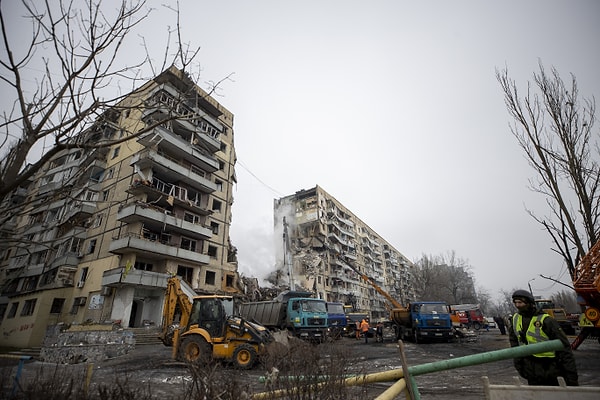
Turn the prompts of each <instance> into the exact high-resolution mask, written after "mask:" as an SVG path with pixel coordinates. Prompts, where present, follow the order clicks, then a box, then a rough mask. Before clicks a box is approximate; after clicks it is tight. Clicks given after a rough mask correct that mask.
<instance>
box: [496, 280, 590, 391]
mask: <svg viewBox="0 0 600 400" xmlns="http://www.w3.org/2000/svg"><path fill="white" fill-rule="evenodd" d="M512 299H513V304H514V306H515V307H516V308H517V312H516V313H515V314H514V315H513V317H512V324H511V326H510V327H509V332H508V338H509V340H510V345H511V347H516V346H525V345H528V344H533V343H538V342H543V341H546V340H554V339H559V340H560V341H561V342H563V344H564V346H565V348H564V349H563V350H559V351H552V352H546V353H538V354H534V355H531V356H527V357H519V358H515V359H514V365H515V368H516V370H517V372H518V373H519V375H521V376H522V377H523V378H524V379H527V383H528V384H529V385H538V386H558V379H557V377H558V376H562V377H563V379H564V380H565V382H566V384H567V385H569V386H578V385H579V383H578V377H577V366H576V364H575V357H574V356H573V352H572V351H571V344H570V343H569V339H568V338H567V336H566V335H565V333H564V332H563V331H562V329H561V328H560V326H559V325H558V322H556V320H555V319H554V318H552V317H551V316H549V315H548V314H546V313H545V312H544V311H542V310H538V309H537V308H536V305H535V299H534V297H533V296H532V295H531V293H529V292H528V291H526V290H517V291H515V292H514V293H513V295H512Z"/></svg>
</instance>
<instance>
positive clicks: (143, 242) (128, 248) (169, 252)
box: [109, 232, 210, 264]
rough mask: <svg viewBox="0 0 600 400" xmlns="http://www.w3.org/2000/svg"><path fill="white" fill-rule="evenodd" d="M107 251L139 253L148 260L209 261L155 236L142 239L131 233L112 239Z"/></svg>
mask: <svg viewBox="0 0 600 400" xmlns="http://www.w3.org/2000/svg"><path fill="white" fill-rule="evenodd" d="M109 251H110V252H113V253H115V254H125V253H127V252H140V253H144V255H146V256H147V257H150V258H152V257H153V258H169V259H176V260H183V261H188V262H189V261H191V262H195V263H200V264H208V263H209V261H210V257H209V256H208V255H206V254H202V253H198V252H195V251H192V250H186V249H182V248H180V247H177V246H175V245H174V243H171V241H170V240H167V239H161V238H158V237H157V236H155V237H144V236H142V235H140V234H137V233H132V232H128V233H125V234H124V235H121V236H120V237H115V238H113V240H112V242H111V243H110V245H109Z"/></svg>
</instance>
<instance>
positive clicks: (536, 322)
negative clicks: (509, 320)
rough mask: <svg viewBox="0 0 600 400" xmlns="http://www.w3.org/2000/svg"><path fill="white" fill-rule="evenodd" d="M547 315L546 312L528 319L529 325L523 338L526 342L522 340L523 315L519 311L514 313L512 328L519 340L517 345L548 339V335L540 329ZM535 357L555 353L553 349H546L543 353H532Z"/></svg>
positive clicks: (551, 355) (549, 355)
mask: <svg viewBox="0 0 600 400" xmlns="http://www.w3.org/2000/svg"><path fill="white" fill-rule="evenodd" d="M547 317H548V314H542V315H534V316H533V317H532V318H531V321H529V327H527V331H526V332H525V338H526V339H527V342H523V340H522V339H523V338H522V335H521V332H522V331H523V316H522V315H521V314H519V313H515V315H513V329H514V330H515V334H516V335H517V339H518V340H519V346H525V345H527V344H530V343H531V344H533V343H539V342H545V341H547V340H550V338H549V337H548V335H546V333H545V332H544V331H543V330H542V324H543V323H544V320H545V319H546V318H547ZM533 356H535V357H556V354H555V353H554V352H553V351H546V352H543V353H536V354H533Z"/></svg>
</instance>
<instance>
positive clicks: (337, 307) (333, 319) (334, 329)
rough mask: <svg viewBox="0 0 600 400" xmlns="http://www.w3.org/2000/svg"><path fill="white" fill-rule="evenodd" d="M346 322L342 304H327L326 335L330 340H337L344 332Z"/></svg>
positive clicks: (329, 302) (330, 302)
mask: <svg viewBox="0 0 600 400" xmlns="http://www.w3.org/2000/svg"><path fill="white" fill-rule="evenodd" d="M347 324H348V321H347V319H346V313H345V312H344V304H343V303H338V302H332V301H328V302H327V335H328V336H329V337H330V338H332V339H339V338H341V337H342V335H343V334H344V331H345V330H346V325H347Z"/></svg>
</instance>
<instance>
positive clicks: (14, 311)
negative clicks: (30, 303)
mask: <svg viewBox="0 0 600 400" xmlns="http://www.w3.org/2000/svg"><path fill="white" fill-rule="evenodd" d="M17 308H19V302H16V303H12V304H11V305H10V311H9V312H8V315H7V316H6V318H14V317H15V315H17Z"/></svg>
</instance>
